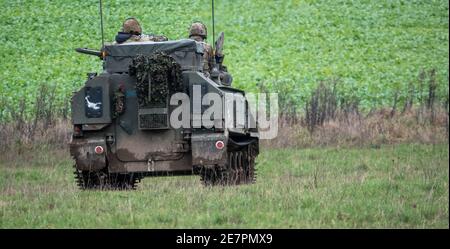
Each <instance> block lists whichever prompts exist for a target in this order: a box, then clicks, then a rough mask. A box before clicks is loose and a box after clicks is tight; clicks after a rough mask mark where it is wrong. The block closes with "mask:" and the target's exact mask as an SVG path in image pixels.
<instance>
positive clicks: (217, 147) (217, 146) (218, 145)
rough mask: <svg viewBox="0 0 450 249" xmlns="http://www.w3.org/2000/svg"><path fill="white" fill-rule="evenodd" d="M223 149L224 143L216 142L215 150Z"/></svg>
mask: <svg viewBox="0 0 450 249" xmlns="http://www.w3.org/2000/svg"><path fill="white" fill-rule="evenodd" d="M224 147H225V143H224V142H223V141H221V140H219V141H217V142H216V149H218V150H221V149H223V148H224Z"/></svg>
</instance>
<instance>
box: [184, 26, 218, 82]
mask: <svg viewBox="0 0 450 249" xmlns="http://www.w3.org/2000/svg"><path fill="white" fill-rule="evenodd" d="M207 35H208V34H207V29H206V25H205V24H203V23H201V22H194V23H192V24H191V27H190V28H189V39H192V40H195V41H196V42H200V43H201V44H202V45H203V73H204V74H205V75H206V77H209V76H210V73H211V70H212V67H213V63H214V61H213V60H214V55H213V51H212V47H211V45H209V44H208V43H206V42H205V40H206V38H207Z"/></svg>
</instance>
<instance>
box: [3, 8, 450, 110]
mask: <svg viewBox="0 0 450 249" xmlns="http://www.w3.org/2000/svg"><path fill="white" fill-rule="evenodd" d="M0 7H1V9H2V11H1V13H0V25H1V27H2V31H3V34H2V35H1V36H0V44H1V46H0V53H1V56H2V58H1V61H0V68H1V70H0V92H1V93H2V95H1V97H0V103H2V107H3V103H9V104H11V105H13V106H17V105H18V103H19V100H21V99H26V103H27V105H28V106H31V105H32V104H33V101H34V100H35V97H34V96H35V95H36V94H37V89H38V86H39V85H40V84H42V83H45V84H50V85H56V86H57V92H56V94H57V96H58V98H57V103H56V105H57V106H62V105H63V103H64V102H67V101H68V98H69V97H70V95H71V93H72V91H74V90H77V89H79V88H80V87H81V86H82V85H83V84H84V81H85V73H86V72H93V71H97V72H98V71H101V62H100V61H99V60H97V59H95V58H94V57H90V56H85V55H81V54H77V53H75V52H74V48H76V47H91V48H99V47H100V46H101V42H100V31H99V27H100V22H99V15H98V1H97V0H89V1H62V0H60V1H43V0H34V1H33V0H27V1H20V0H17V1H12V0H0ZM216 8H217V9H216V24H217V25H216V32H218V31H224V32H225V36H226V38H225V50H224V52H225V54H226V58H225V64H226V65H227V66H228V69H229V71H230V72H231V73H232V74H233V77H234V80H235V81H234V84H235V86H237V87H239V88H243V89H245V90H251V91H256V90H258V85H262V84H263V85H265V86H266V88H267V89H268V90H272V91H275V90H277V91H283V92H282V93H283V95H285V96H286V99H287V100H286V101H287V103H290V104H291V105H297V106H303V104H304V101H305V99H306V98H307V96H308V95H309V94H310V93H311V89H313V88H314V87H315V85H316V84H317V83H318V82H319V81H321V80H328V79H339V81H340V85H341V89H343V94H345V95H347V96H348V95H351V96H356V97H357V98H359V99H361V102H360V103H361V104H362V105H363V107H377V106H385V105H390V104H391V102H392V99H393V96H394V94H395V92H400V96H399V98H400V100H404V99H405V98H406V96H407V89H408V85H409V83H410V82H413V81H417V77H418V74H419V71H420V70H421V69H426V70H430V69H436V72H437V73H436V78H437V84H438V89H437V90H438V91H437V92H438V98H439V99H442V98H445V96H446V92H447V89H448V66H449V57H448V52H449V51H448V48H449V34H448V13H449V12H448V1H443V0H442V1H401V0H395V1H388V0H382V1H368V0H359V1H331V2H330V1H311V0H304V1H300V0H286V1H264V3H262V2H261V1H257V0H243V1H239V2H236V1H231V0H228V1H225V0H218V1H216ZM130 16H135V17H137V18H138V19H139V20H140V21H141V23H142V25H143V28H144V31H145V32H147V33H150V32H151V33H156V34H164V35H166V36H168V37H169V39H179V38H183V37H186V36H187V30H188V27H189V24H190V23H191V22H192V21H195V20H202V21H203V22H205V23H207V24H210V23H211V17H210V1H209V0H202V1H191V0H181V1H180V0H170V1H144V0H137V1H124V0H115V1H113V0H107V1H104V22H105V37H106V40H108V41H112V40H113V39H114V36H115V33H116V32H117V31H118V30H119V29H120V26H121V23H122V21H123V20H124V19H125V18H127V17H130ZM211 31H212V27H211V26H210V25H209V32H210V35H209V37H208V39H209V40H210V41H212V35H211ZM27 111H28V112H30V111H32V108H31V107H30V108H29V109H28V110H27ZM0 112H4V108H1V109H0ZM4 115H6V114H5V113H0V117H2V116H4Z"/></svg>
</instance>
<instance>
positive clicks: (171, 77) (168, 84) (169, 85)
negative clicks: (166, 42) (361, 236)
mask: <svg viewBox="0 0 450 249" xmlns="http://www.w3.org/2000/svg"><path fill="white" fill-rule="evenodd" d="M129 72H130V75H132V76H136V80H137V82H136V94H137V97H138V102H139V107H140V108H149V107H165V106H166V105H167V102H168V98H170V95H171V94H173V93H176V92H182V91H183V79H182V76H181V67H180V65H179V64H178V63H177V62H176V61H175V59H173V58H172V57H170V56H169V55H167V54H165V53H163V52H159V53H155V54H152V55H150V56H148V55H138V56H136V57H135V58H134V59H133V60H132V62H131V65H130V68H129ZM149 82H150V83H151V84H149ZM149 89H150V91H151V94H150V96H149ZM169 94H170V95H169Z"/></svg>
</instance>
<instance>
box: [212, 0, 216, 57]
mask: <svg viewBox="0 0 450 249" xmlns="http://www.w3.org/2000/svg"><path fill="white" fill-rule="evenodd" d="M211 3H212V4H211V12H212V34H213V40H212V44H213V48H214V46H215V45H214V43H215V41H216V37H215V30H214V26H215V23H214V0H211Z"/></svg>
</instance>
